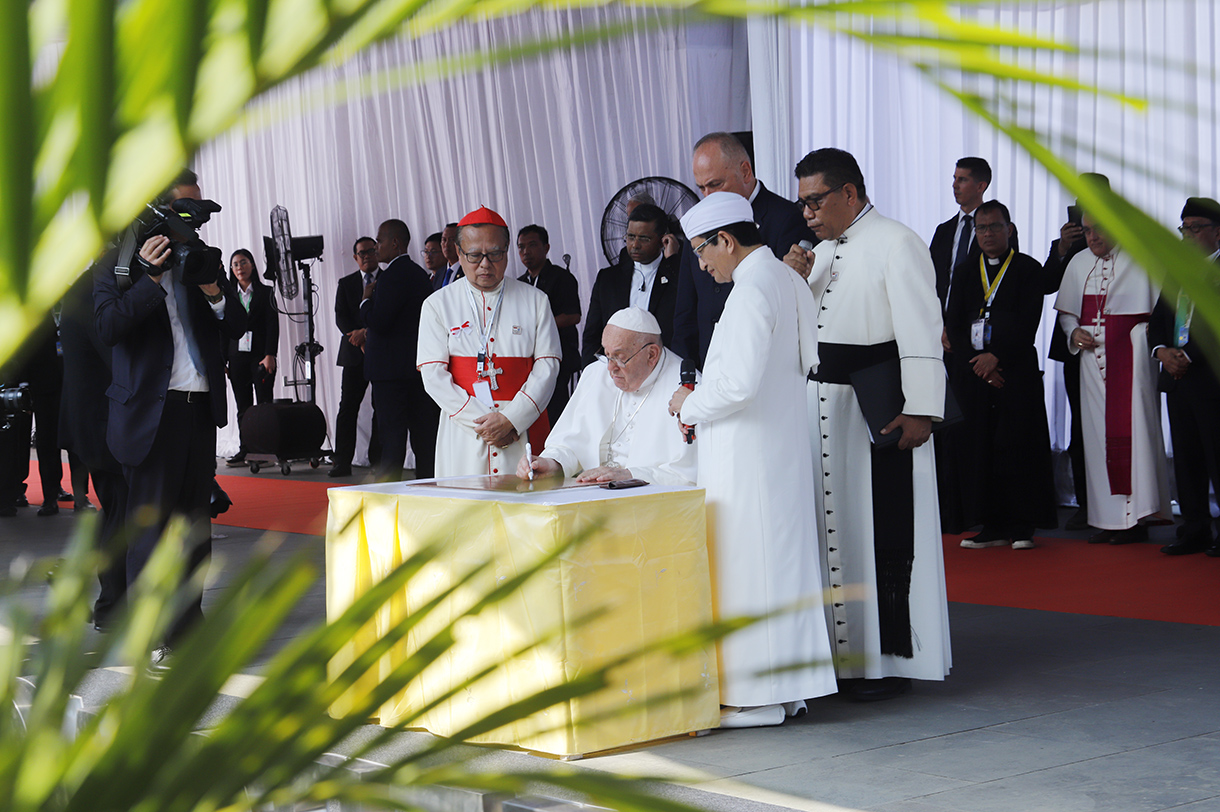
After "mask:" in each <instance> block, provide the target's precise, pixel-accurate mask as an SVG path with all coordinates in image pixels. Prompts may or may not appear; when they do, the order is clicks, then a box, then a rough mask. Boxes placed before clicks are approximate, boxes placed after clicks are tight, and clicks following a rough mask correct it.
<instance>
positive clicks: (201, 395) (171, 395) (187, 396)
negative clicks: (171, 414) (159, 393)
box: [165, 389, 208, 403]
mask: <svg viewBox="0 0 1220 812" xmlns="http://www.w3.org/2000/svg"><path fill="white" fill-rule="evenodd" d="M165 399H166V400H176V401H179V402H181V403H207V402H208V393H207V392H185V391H183V390H181V389H170V390H169V391H167V392H166V393H165Z"/></svg>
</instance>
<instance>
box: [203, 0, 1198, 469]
mask: <svg viewBox="0 0 1220 812" xmlns="http://www.w3.org/2000/svg"><path fill="white" fill-rule="evenodd" d="M963 13H965V14H972V15H976V16H977V19H979V20H980V21H983V22H992V21H998V22H999V23H1001V24H1002V25H1004V26H1006V27H1010V28H1014V29H1019V30H1021V31H1023V32H1028V33H1034V34H1038V35H1041V36H1045V37H1052V38H1056V39H1060V40H1064V41H1067V42H1069V43H1078V44H1079V45H1080V46H1081V48H1082V49H1083V50H1084V51H1086V52H1091V51H1092V50H1094V46H1096V50H1097V51H1098V52H1099V54H1100V55H1092V56H1088V57H1083V56H1073V55H1071V54H1060V55H1055V56H1053V57H1052V56H1049V55H1048V56H1043V57H1039V61H1038V63H1037V66H1038V67H1040V68H1043V69H1046V70H1050V71H1052V72H1054V73H1056V74H1060V75H1064V76H1068V77H1079V78H1080V79H1082V80H1085V81H1087V82H1092V81H1099V82H1101V84H1102V85H1103V86H1104V87H1107V88H1109V89H1112V90H1115V91H1118V92H1130V93H1133V94H1137V95H1150V96H1153V97H1160V98H1164V99H1166V101H1167V102H1168V103H1169V104H1168V106H1167V107H1166V106H1156V107H1153V108H1151V109H1148V110H1140V109H1135V108H1124V107H1122V106H1120V105H1119V104H1117V103H1115V102H1111V101H1106V100H1102V101H1098V100H1096V99H1094V98H1092V97H1088V96H1084V95H1080V94H1076V93H1072V92H1066V91H1062V90H1050V89H1038V90H1036V91H1027V90H1026V91H1022V94H1021V95H1020V97H1019V98H1018V101H1019V102H1020V104H1021V109H1022V110H1023V113H1022V115H1024V116H1026V119H1025V123H1027V124H1031V125H1035V126H1040V127H1044V128H1045V127H1049V128H1050V130H1051V131H1052V132H1053V133H1055V136H1056V138H1055V142H1054V143H1055V146H1056V147H1057V148H1058V150H1059V151H1060V152H1061V154H1064V155H1066V156H1067V157H1068V158H1070V159H1071V160H1072V161H1073V162H1074V163H1075V164H1076V166H1077V167H1078V168H1079V169H1080V170H1081V171H1099V172H1103V173H1105V174H1107V175H1108V176H1109V177H1110V179H1111V181H1112V182H1113V185H1114V187H1115V188H1116V189H1117V190H1119V191H1120V192H1122V193H1123V194H1125V195H1127V196H1129V197H1130V198H1131V199H1133V200H1135V201H1136V202H1137V203H1139V204H1140V205H1142V206H1143V207H1144V208H1145V209H1147V210H1148V211H1150V212H1151V213H1152V214H1153V215H1154V216H1156V217H1158V218H1160V219H1161V220H1163V221H1164V222H1165V223H1166V224H1167V225H1176V224H1177V215H1178V212H1179V211H1180V209H1181V206H1182V202H1183V200H1184V199H1185V198H1186V197H1187V196H1189V195H1197V194H1203V195H1208V196H1215V195H1217V193H1220V162H1218V159H1217V135H1216V134H1217V125H1220V118H1218V116H1217V109H1218V108H1220V105H1218V104H1217V101H1218V99H1217V93H1218V91H1217V89H1216V85H1215V83H1214V81H1213V79H1214V76H1215V71H1216V68H1217V64H1216V44H1217V43H1216V39H1217V29H1218V23H1220V20H1218V19H1217V16H1218V12H1217V10H1216V7H1215V5H1214V4H1213V3H1212V2H1210V0H1162V2H1152V1H1151V0H1122V1H1120V0H1111V1H1109V2H1093V3H1079V4H1077V3H1068V2H1043V3H1038V4H1027V3H1021V4H1011V5H1010V6H1008V7H1005V8H1000V9H997V8H995V7H986V8H982V7H974V6H967V7H966V8H965V9H964V10H963ZM658 20H659V15H658V14H657V12H656V11H654V10H651V9H648V8H646V7H638V6H632V7H611V8H607V9H591V10H575V11H573V10H568V11H537V12H531V13H529V14H526V15H524V16H521V17H514V18H510V19H505V20H495V21H490V22H485V23H478V24H469V25H462V26H459V27H457V28H454V29H452V30H448V31H446V32H443V33H441V34H438V35H435V36H431V37H428V38H425V39H422V40H407V39H399V40H395V41H393V42H390V43H388V44H386V45H383V46H380V47H378V48H374V49H371V50H369V51H367V52H365V53H363V54H361V55H360V56H359V57H358V58H357V59H356V60H354V61H353V62H351V63H350V64H348V65H345V66H343V67H341V68H336V69H323V70H317V71H314V72H312V73H310V74H308V75H306V76H304V77H302V78H301V79H299V80H297V81H294V82H292V83H290V84H289V85H288V86H286V87H283V88H281V89H280V90H278V91H277V92H275V93H274V94H272V95H271V97H270V98H269V99H267V100H265V101H263V102H261V103H260V105H259V106H258V107H257V108H256V110H257V111H258V113H259V114H258V115H256V116H252V121H253V122H257V123H251V124H248V125H247V126H245V127H244V128H239V129H237V130H234V131H233V132H231V133H230V134H229V135H227V136H225V137H224V138H222V139H219V140H218V141H217V142H215V143H213V144H211V145H209V147H208V148H207V149H205V150H204V151H203V153H202V154H201V156H200V157H199V160H198V161H197V165H196V168H197V169H198V171H199V172H200V174H201V182H202V185H203V189H204V192H205V195H207V196H210V197H213V198H215V199H216V200H217V201H219V202H220V203H222V204H223V205H224V206H225V210H224V212H222V213H221V214H220V215H218V216H217V217H216V218H215V219H214V221H213V223H212V224H210V225H209V226H207V227H206V230H205V232H204V237H205V238H206V239H208V240H209V241H210V242H211V243H212V244H215V245H218V246H220V247H221V248H222V249H223V250H224V251H225V252H226V255H227V254H228V253H229V252H231V251H232V250H233V249H235V248H239V247H249V248H251V249H252V250H254V252H255V255H256V256H259V257H260V258H261V255H262V252H261V248H260V247H259V246H260V244H261V237H262V235H264V234H267V233H268V232H269V228H268V225H267V214H268V212H269V211H270V209H271V207H272V206H274V205H275V204H277V203H280V204H283V205H285V206H287V207H288V209H289V211H290V212H291V215H292V224H293V233H294V234H297V235H298V236H300V235H307V234H322V235H324V236H325V238H326V242H327V247H326V253H325V255H324V257H323V262H322V263H320V264H319V265H317V266H315V282H316V284H317V287H318V294H317V297H316V302H317V306H318V313H317V326H318V330H317V335H318V340H319V341H320V342H321V343H322V344H323V345H324V346H325V347H326V352H324V353H323V355H322V356H321V358H320V359H319V370H318V371H319V389H318V402H319V405H321V407H322V409H323V411H324V413H325V414H326V416H327V420H328V423H329V424H333V420H334V415H335V413H336V411H337V409H338V380H339V377H338V371H337V368H336V367H335V366H334V358H335V347H336V345H337V342H338V340H339V334H338V332H337V330H336V329H335V327H334V313H333V303H334V291H335V285H336V281H337V280H338V278H339V277H340V276H342V275H343V274H346V273H349V272H350V271H351V270H352V269H353V267H354V266H353V263H352V261H351V249H350V246H351V244H352V242H353V241H354V240H355V238H356V237H358V236H360V235H363V234H372V233H374V232H375V230H376V227H377V225H378V223H380V222H381V221H382V220H384V219H386V218H389V217H399V218H401V219H403V220H405V221H406V222H407V224H408V225H409V226H410V228H411V232H412V235H413V241H412V250H413V252H418V251H419V250H420V249H421V248H422V245H423V240H424V237H426V236H427V235H428V234H430V233H432V232H434V231H439V230H440V228H441V226H442V225H443V224H444V223H445V222H449V221H453V220H456V219H458V218H459V217H460V216H461V215H462V214H464V213H465V212H466V211H468V210H470V209H472V208H474V207H476V206H478V205H480V204H486V205H488V206H491V207H492V208H495V209H497V210H498V211H500V212H501V213H502V214H503V215H504V216H505V217H506V219H507V220H508V222H509V224H510V226H512V227H513V228H514V229H515V228H519V227H521V226H523V225H526V224H528V223H532V222H536V223H540V224H542V225H544V226H546V227H547V228H548V229H549V230H550V233H551V258H552V260H554V261H556V262H559V261H560V257H561V256H562V255H563V254H565V253H568V254H571V255H572V271H573V272H574V273H575V274H576V276H577V278H578V280H579V281H580V284H581V294H582V298H583V299H585V300H587V297H588V294H589V290H590V288H591V286H592V281H593V278H594V275H595V274H596V272H597V270H598V268H599V267H601V266H602V265H604V264H605V263H604V257H603V256H602V252H601V249H600V247H599V240H598V227H599V224H600V220H601V215H602V211H603V209H604V207H605V205H606V203H607V201H608V200H609V199H610V197H611V196H612V195H613V194H614V192H616V191H617V190H618V189H620V188H621V187H622V186H624V185H626V183H628V182H629V181H631V180H633V179H635V178H639V177H643V176H646V175H665V176H669V177H673V178H676V179H678V180H681V181H682V182H684V183H687V184H688V185H690V184H691V182H692V179H691V177H690V158H689V155H690V147H691V145H692V144H693V142H694V141H695V140H696V139H697V138H698V137H699V136H700V135H702V134H704V133H706V132H709V131H712V130H722V129H723V130H746V129H751V128H752V129H753V130H754V136H755V152H756V170H757V172H758V175H759V177H760V178H762V179H763V181H764V182H765V183H766V184H767V185H768V186H769V187H770V188H772V189H774V190H775V191H777V192H778V193H779V194H781V195H785V196H791V195H792V194H794V192H795V182H794V180H793V178H792V167H793V165H794V164H795V163H796V161H797V160H798V159H799V158H800V157H801V156H802V155H803V154H805V153H806V152H807V151H809V150H811V149H815V148H817V147H822V146H838V147H842V148H844V149H848V150H850V151H851V152H853V153H854V154H855V155H856V157H857V159H858V160H859V161H860V164H861V167H862V169H863V171H864V174H865V179H866V181H867V184H868V190H869V194H870V197H871V198H872V199H873V201H874V202H875V203H876V204H877V206H878V207H879V208H880V209H881V210H882V211H883V212H884V213H885V214H887V215H888V216H892V217H895V218H897V219H899V220H901V221H903V222H905V223H907V224H908V225H910V226H911V227H912V228H914V229H915V230H916V231H917V232H918V233H920V234H922V235H924V236H925V237H927V238H929V239H930V238H931V235H932V231H933V230H934V228H935V226H936V224H937V223H939V222H941V221H943V220H945V219H947V218H948V217H949V216H950V215H951V214H952V213H953V210H954V203H953V200H952V195H951V188H950V180H951V177H952V174H953V166H954V162H955V161H956V160H957V159H958V158H959V157H962V156H964V155H978V156H982V157H984V158H986V159H987V160H988V161H989V162H990V163H991V165H992V168H993V170H994V172H995V178H994V180H993V182H992V185H991V188H990V190H989V197H995V198H998V199H999V200H1002V201H1003V202H1004V203H1006V204H1007V205H1008V207H1009V208H1010V210H1011V211H1012V214H1013V218H1014V220H1015V221H1016V223H1017V224H1018V226H1019V228H1020V235H1021V246H1022V249H1023V250H1024V251H1026V253H1029V254H1032V255H1033V256H1035V257H1036V258H1038V259H1039V260H1042V259H1045V256H1046V252H1047V249H1048V246H1049V244H1050V241H1051V240H1052V239H1053V238H1054V237H1055V236H1057V234H1058V229H1059V226H1060V225H1061V224H1062V222H1063V221H1064V219H1065V207H1066V206H1067V205H1068V204H1070V203H1071V202H1072V200H1071V199H1070V197H1069V196H1068V195H1067V194H1066V193H1065V192H1064V191H1063V190H1062V189H1061V188H1060V187H1059V185H1058V183H1056V182H1055V181H1053V180H1052V179H1051V178H1049V176H1048V175H1047V174H1046V173H1045V172H1044V171H1043V170H1041V169H1040V168H1039V167H1038V166H1036V165H1035V164H1034V163H1033V162H1032V161H1031V160H1030V159H1029V158H1028V157H1026V156H1025V155H1024V154H1023V153H1021V152H1020V150H1019V149H1018V148H1017V147H1016V146H1015V145H1013V144H1012V143H1011V142H1010V141H1009V140H1008V139H1007V138H1004V137H1002V136H1000V135H998V134H996V133H995V132H994V131H992V130H991V129H990V128H989V127H988V126H987V125H986V124H984V123H982V122H980V121H978V120H976V119H974V118H973V117H971V116H969V115H967V114H965V113H964V112H963V111H962V110H961V108H960V107H959V106H958V105H957V104H956V103H955V102H954V101H953V100H952V99H951V98H949V97H948V96H947V95H946V94H945V93H943V92H942V91H941V90H940V89H938V88H937V87H935V86H934V85H932V84H931V83H930V82H929V81H928V80H927V79H926V78H924V77H923V76H922V75H920V74H919V73H918V72H916V71H914V70H912V69H910V68H908V67H906V66H905V64H904V63H902V62H901V61H900V60H898V59H895V58H894V57H891V56H888V55H885V54H879V53H875V52H874V51H873V50H872V49H871V48H869V47H868V46H866V45H863V44H861V43H859V42H856V41H853V40H850V39H848V38H846V37H843V36H839V35H833V34H828V33H826V32H824V31H822V30H819V29H815V28H810V27H806V26H802V25H788V24H786V23H780V22H777V21H773V20H751V21H750V22H749V23H748V24H740V23H728V22H725V23H714V24H706V25H699V26H692V27H683V28H659V27H657V26H656V23H657V22H658ZM590 22H592V23H609V24H618V23H622V24H625V25H628V26H630V27H632V28H633V30H634V33H633V34H630V35H628V36H625V37H622V38H619V39H614V40H610V41H607V42H602V43H597V44H593V45H589V46H586V47H581V48H569V49H566V50H561V51H557V52H553V53H550V54H548V55H546V56H543V57H540V58H536V59H534V58H531V59H515V60H513V61H511V62H509V63H506V64H502V65H499V66H497V67H494V68H489V69H486V70H481V71H477V72H473V73H469V74H465V75H460V76H456V77H454V78H451V79H446V80H442V81H433V82H429V83H425V84H413V85H406V84H397V85H393V84H392V85H391V86H389V87H388V88H383V89H381V90H377V91H370V90H368V89H366V88H365V87H364V84H363V83H364V81H365V80H366V79H367V78H368V77H370V76H374V77H376V76H384V75H385V73H386V72H390V71H393V70H394V69H396V68H401V67H404V66H412V65H417V64H420V63H423V62H426V61H428V60H431V59H435V58H438V57H443V56H452V55H455V54H461V53H468V52H471V51H475V50H487V49H490V48H493V47H496V46H498V45H505V44H509V43H514V42H518V41H521V40H523V39H528V38H531V37H537V36H543V35H552V36H553V35H559V34H562V33H565V32H567V31H569V30H572V29H574V28H577V27H579V26H581V25H584V24H586V23H590ZM1183 66H1186V68H1187V69H1185V70H1184V69H1183ZM970 89H972V90H977V91H979V92H981V93H984V94H989V93H991V92H993V91H994V90H995V88H994V87H993V86H990V85H988V84H987V83H982V84H979V85H978V86H976V87H975V86H972V87H971V88H970ZM520 272H521V271H520V268H519V266H518V265H517V263H516V261H515V259H514V261H513V263H512V264H511V265H510V273H520ZM290 305H291V306H295V309H297V310H299V309H300V300H297V301H296V302H294V303H290ZM285 327H286V329H285V330H284V331H283V332H284V337H283V338H282V340H281V344H280V360H281V365H282V367H284V368H288V367H290V359H291V357H292V348H293V347H295V346H296V345H297V344H299V343H300V342H301V341H303V340H304V330H303V327H302V326H301V325H298V324H287V323H285ZM1050 329H1051V318H1050V316H1049V315H1048V316H1047V317H1046V318H1045V319H1044V323H1043V328H1042V332H1041V334H1040V338H1039V340H1040V342H1041V343H1042V347H1043V349H1044V350H1045V348H1046V346H1047V345H1048V343H1049V336H1050V333H1049V330H1050ZM1044 354H1045V353H1044ZM1058 366H1059V365H1058V364H1055V363H1048V368H1047V373H1048V374H1047V381H1048V387H1047V393H1048V394H1047V401H1048V407H1049V415H1050V419H1051V424H1052V426H1051V429H1052V442H1053V444H1054V445H1055V447H1056V448H1057V449H1060V448H1062V447H1063V445H1064V441H1065V437H1064V426H1065V423H1066V419H1067V415H1066V404H1065V402H1064V398H1063V395H1062V385H1061V382H1060V371H1059V369H1058ZM281 379H282V376H281ZM283 394H284V391H283V386H282V385H281V384H277V396H279V395H283ZM367 408H368V407H367V404H366V409H367ZM365 425H367V414H366V415H365ZM363 431H364V429H363V428H362V433H363ZM363 445H364V438H363V437H362V438H361V441H360V446H361V447H363ZM219 446H220V449H219V450H220V451H221V452H222V453H226V454H227V453H230V452H232V451H233V450H235V449H236V447H237V441H236V429H235V428H233V427H231V428H230V429H228V430H226V431H224V432H222V433H221V435H220V439H219ZM360 453H361V455H362V454H363V452H360Z"/></svg>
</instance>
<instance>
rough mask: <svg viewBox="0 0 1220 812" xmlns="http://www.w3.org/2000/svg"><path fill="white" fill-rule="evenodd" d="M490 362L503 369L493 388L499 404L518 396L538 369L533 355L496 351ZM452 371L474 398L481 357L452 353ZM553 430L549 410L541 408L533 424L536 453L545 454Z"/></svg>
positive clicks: (454, 378) (457, 381)
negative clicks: (524, 356)
mask: <svg viewBox="0 0 1220 812" xmlns="http://www.w3.org/2000/svg"><path fill="white" fill-rule="evenodd" d="M490 363H491V364H492V365H493V366H495V368H496V369H502V370H504V371H503V372H500V373H498V374H497V375H496V383H497V384H499V388H498V389H493V390H492V392H491V397H492V399H493V400H495V401H497V402H499V403H507V402H508V401H510V400H512V399H513V398H515V397H516V396H517V393H518V392H520V391H521V387H523V386H525V381H526V380H527V379H528V378H529V376H530V371H531V370H533V368H534V359H533V358H509V357H504V356H499V355H495V354H493V355H492V356H491V361H490ZM449 374H450V375H451V376H453V382H454V383H456V384H457V385H458V386H460V387H462V388H463V389H465V390H466V393H467V394H469V395H470V396H471V397H474V383H475V381H476V380H478V359H477V358H475V357H474V356H472V355H451V356H449ZM526 397H527V398H529V401H530V403H534V400H533V398H530V397H529V394H528V393H526ZM534 408H535V409H537V408H538V404H536V403H534ZM550 433H551V424H550V422H549V421H548V420H547V417H546V412H545V411H543V410H541V409H539V414H538V419H537V420H535V421H534V423H533V425H531V426H530V427H529V439H530V445H531V446H533V449H534V452H535V453H542V449H543V448H544V447H545V446H546V438H547V436H548V435H549V434H550Z"/></svg>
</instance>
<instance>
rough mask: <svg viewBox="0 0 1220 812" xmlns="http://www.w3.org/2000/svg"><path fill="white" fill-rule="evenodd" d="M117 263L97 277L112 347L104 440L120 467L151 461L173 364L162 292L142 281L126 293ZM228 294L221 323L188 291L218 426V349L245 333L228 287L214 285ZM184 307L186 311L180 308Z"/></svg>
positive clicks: (221, 413) (101, 267) (97, 302)
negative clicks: (116, 270) (116, 271)
mask: <svg viewBox="0 0 1220 812" xmlns="http://www.w3.org/2000/svg"><path fill="white" fill-rule="evenodd" d="M114 266H115V258H114V256H113V255H112V256H110V257H108V258H107V259H105V260H103V261H102V262H99V263H98V265H97V266H96V267H95V270H94V280H93V283H94V287H93V306H94V312H95V314H96V316H97V331H98V335H99V336H100V337H101V339H102V341H103V342H104V343H105V344H107V345H109V346H112V347H114V356H113V363H114V366H113V375H112V381H111V384H110V388H109V389H108V390H106V394H107V396H108V397H109V398H110V422H109V426H108V429H107V433H106V439H107V442H108V443H109V445H110V450H111V452H112V453H113V454H114V456H115V458H116V459H118V461H119V462H120V463H122V464H123V465H130V466H137V465H139V464H140V463H142V462H143V461H144V458H145V457H147V456H148V451H149V449H150V448H151V447H152V443H153V438H154V437H155V436H156V433H157V426H158V425H159V424H160V422H161V411H162V409H163V408H164V406H165V393H166V391H167V390H168V389H169V377H170V371H171V369H172V367H173V360H174V357H173V356H174V337H173V333H172V332H171V330H170V323H169V311H168V310H166V307H165V291H164V290H163V289H162V288H161V286H160V285H158V284H157V283H156V282H154V281H152V280H151V279H150V278H149V277H148V276H147V275H143V274H142V275H141V276H140V277H139V279H137V280H136V282H135V284H133V285H132V286H131V287H130V288H128V289H127V290H126V291H125V292H120V291H119V286H118V282H116V281H115V276H114ZM217 284H218V285H220V290H221V292H222V293H224V297H225V302H224V314H225V317H224V318H223V319H218V318H216V314H215V313H213V312H212V308H211V307H210V306H209V305H208V302H207V298H206V297H205V296H204V295H203V291H201V290H200V289H199V288H198V287H197V286H190V287H188V288H187V291H186V294H187V296H186V299H187V306H188V307H189V308H190V314H191V325H192V328H193V332H194V335H195V343H196V345H197V346H198V348H199V352H200V354H201V356H202V357H203V362H204V367H205V372H206V376H207V379H208V390H209V392H208V393H209V395H210V397H209V400H210V402H211V406H212V416H213V418H214V419H215V421H216V425H217V427H221V426H224V425H225V424H226V423H227V422H228V419H229V410H228V401H227V395H226V392H227V388H226V386H225V377H224V358H223V356H222V353H221V348H222V346H223V344H224V342H226V341H227V340H229V339H237V338H240V337H241V336H242V334H243V333H245V332H246V311H245V308H243V307H242V306H241V301H240V300H239V299H238V298H237V294H235V293H234V292H233V288H232V286H231V285H229V281H228V280H227V279H225V278H224V277H223V276H221V277H220V278H219V279H217ZM179 306H181V305H179Z"/></svg>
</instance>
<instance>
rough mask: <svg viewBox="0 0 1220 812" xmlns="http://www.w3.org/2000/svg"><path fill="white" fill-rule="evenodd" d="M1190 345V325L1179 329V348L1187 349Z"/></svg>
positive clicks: (1184, 325)
mask: <svg viewBox="0 0 1220 812" xmlns="http://www.w3.org/2000/svg"><path fill="white" fill-rule="evenodd" d="M1189 343H1190V325H1188V324H1183V325H1181V326H1180V327H1178V346H1179V347H1185V346H1186V345H1187V344H1189Z"/></svg>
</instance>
